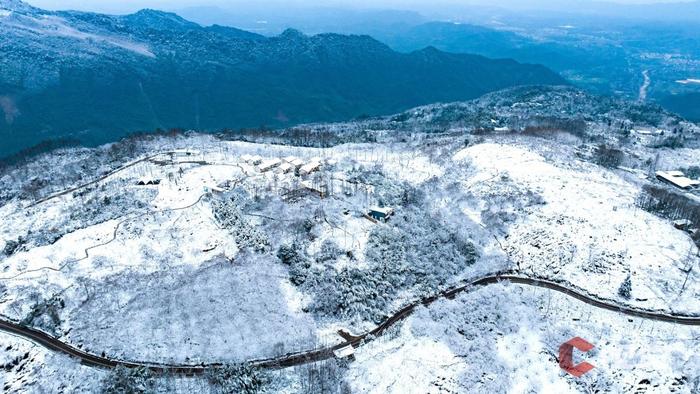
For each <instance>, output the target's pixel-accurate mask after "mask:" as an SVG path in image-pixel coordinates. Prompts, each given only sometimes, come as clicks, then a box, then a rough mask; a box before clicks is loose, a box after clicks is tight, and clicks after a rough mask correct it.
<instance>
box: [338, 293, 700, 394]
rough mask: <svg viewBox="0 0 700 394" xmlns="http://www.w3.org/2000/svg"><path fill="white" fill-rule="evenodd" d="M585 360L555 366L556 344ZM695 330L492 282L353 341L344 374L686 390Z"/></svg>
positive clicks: (530, 388) (456, 388) (440, 388)
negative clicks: (579, 346)
mask: <svg viewBox="0 0 700 394" xmlns="http://www.w3.org/2000/svg"><path fill="white" fill-rule="evenodd" d="M576 336H578V337H581V338H584V339H585V340H587V341H588V342H590V343H592V344H593V345H594V346H595V348H594V349H593V350H591V351H589V352H587V353H585V354H580V355H579V354H578V353H575V355H574V361H575V362H576V363H578V362H581V361H584V360H585V361H586V362H589V363H591V364H593V365H594V366H595V368H594V369H593V370H592V371H591V372H589V373H588V374H586V375H584V376H582V377H581V378H574V377H572V376H570V375H568V374H566V373H565V372H563V371H562V370H561V369H560V368H559V364H558V361H557V357H558V352H559V346H560V345H561V344H562V343H564V342H566V341H568V340H569V339H571V338H573V337H576ZM699 340H700V330H698V329H697V328H688V327H682V326H674V325H671V324H666V323H656V322H649V321H644V320H642V319H628V318H627V317H625V316H620V315H617V314H615V313H612V312H607V311H601V310H599V309H595V308H593V307H590V306H588V305H586V304H582V303H580V302H578V301H575V300H572V299H570V298H568V297H566V296H563V295H561V294H559V293H556V292H552V291H550V290H545V289H537V288H529V287H521V286H517V285H493V286H489V287H486V288H482V289H478V290H477V291H475V292H474V293H469V294H464V295H462V296H458V297H457V298H456V299H455V300H452V301H450V300H444V301H440V302H438V303H437V304H434V305H433V306H430V307H428V308H422V309H421V310H419V311H417V312H416V313H415V314H414V315H412V316H411V317H410V318H409V319H408V320H406V322H404V323H403V325H402V326H401V327H400V328H398V329H397V332H395V333H394V335H392V336H388V337H387V338H382V339H379V340H377V341H375V342H372V343H370V344H368V345H367V346H364V347H361V348H360V349H359V350H358V351H357V352H356V354H355V356H356V361H355V362H354V363H353V364H352V365H351V367H350V370H349V371H348V373H347V375H346V376H347V379H348V380H349V381H350V382H352V388H353V389H354V391H355V392H358V393H465V392H484V393H486V392H488V393H503V392H509V393H533V392H535V393H555V392H556V393H579V392H583V393H590V392H613V393H671V392H676V393H694V392H697V390H698V389H700V360H699V359H698V354H697V344H698V341H699Z"/></svg>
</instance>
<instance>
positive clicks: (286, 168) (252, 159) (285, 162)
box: [241, 155, 321, 176]
mask: <svg viewBox="0 0 700 394" xmlns="http://www.w3.org/2000/svg"><path fill="white" fill-rule="evenodd" d="M241 159H242V160H243V161H244V162H246V163H248V164H250V165H252V166H255V167H256V168H257V169H258V171H260V172H270V171H273V170H274V171H276V172H278V173H280V174H286V173H289V172H292V171H294V172H295V173H298V174H299V175H301V176H306V175H309V174H311V173H314V172H316V171H319V170H320V169H321V161H320V160H318V159H312V160H311V161H309V162H305V161H304V160H301V159H299V158H296V157H293V156H288V157H285V158H283V159H279V158H272V159H263V158H262V157H260V156H251V155H243V156H241Z"/></svg>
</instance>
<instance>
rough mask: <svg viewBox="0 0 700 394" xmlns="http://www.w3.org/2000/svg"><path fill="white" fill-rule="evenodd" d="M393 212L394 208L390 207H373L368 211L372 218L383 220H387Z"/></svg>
mask: <svg viewBox="0 0 700 394" xmlns="http://www.w3.org/2000/svg"><path fill="white" fill-rule="evenodd" d="M393 214H394V209H393V208H388V207H371V208H370V209H369V213H368V215H369V217H371V218H372V219H374V220H381V221H387V220H388V219H389V218H390V217H391V215H393Z"/></svg>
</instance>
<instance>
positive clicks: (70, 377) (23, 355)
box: [0, 333, 106, 393]
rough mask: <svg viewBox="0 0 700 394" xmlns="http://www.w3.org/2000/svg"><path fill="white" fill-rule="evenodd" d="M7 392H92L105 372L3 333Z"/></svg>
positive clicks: (0, 347) (2, 377)
mask: <svg viewBox="0 0 700 394" xmlns="http://www.w3.org/2000/svg"><path fill="white" fill-rule="evenodd" d="M0 366H2V367H3V373H0V387H2V391H3V392H4V393H60V392H70V393H93V392H95V389H96V387H99V381H100V380H101V379H102V377H103V376H105V375H106V372H105V371H102V370H100V369H95V368H91V367H86V366H83V365H80V362H78V361H77V360H75V359H73V358H70V357H68V356H65V355H62V354H55V353H52V352H50V351H47V350H46V349H44V348H43V347H41V346H38V345H35V344H33V343H31V342H28V341H26V340H24V339H20V338H16V337H14V336H12V335H10V334H5V333H0Z"/></svg>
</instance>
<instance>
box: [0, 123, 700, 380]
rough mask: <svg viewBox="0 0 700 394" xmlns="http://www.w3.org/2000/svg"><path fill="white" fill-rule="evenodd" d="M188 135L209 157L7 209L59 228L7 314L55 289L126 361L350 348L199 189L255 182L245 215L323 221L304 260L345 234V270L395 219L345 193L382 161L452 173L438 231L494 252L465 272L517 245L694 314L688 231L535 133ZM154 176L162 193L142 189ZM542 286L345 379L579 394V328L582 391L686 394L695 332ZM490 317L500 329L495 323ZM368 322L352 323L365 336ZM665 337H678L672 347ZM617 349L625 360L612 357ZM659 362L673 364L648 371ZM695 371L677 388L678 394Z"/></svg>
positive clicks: (102, 344) (426, 316)
mask: <svg viewBox="0 0 700 394" xmlns="http://www.w3.org/2000/svg"><path fill="white" fill-rule="evenodd" d="M192 141H193V142H192V143H191V144H190V145H191V146H195V147H196V149H197V150H198V152H197V153H196V154H193V155H191V157H172V158H169V157H168V155H160V156H159V157H157V158H156V159H155V160H154V161H147V162H143V163H140V164H138V165H136V166H134V167H132V168H129V169H127V170H124V171H122V172H118V173H116V174H114V175H112V176H110V177H108V179H106V180H105V181H102V182H100V183H99V184H98V185H95V186H94V187H90V188H88V189H86V190H84V191H81V193H77V194H76V193H72V194H69V195H66V196H63V197H60V198H57V199H53V200H50V201H47V202H45V203H43V204H41V205H39V206H37V207H33V208H24V207H25V206H26V205H27V201H21V200H19V201H18V200H13V201H10V202H9V203H8V204H6V205H4V206H2V207H0V214H2V215H3V217H4V218H5V220H4V221H3V222H2V223H0V248H3V247H4V246H5V244H6V242H8V241H10V240H15V239H17V237H18V236H19V235H22V236H24V235H25V234H30V233H29V232H30V231H31V234H37V233H41V232H44V233H48V234H52V233H55V234H60V235H61V236H60V237H59V238H58V239H57V240H56V241H55V242H48V243H46V242H45V243H42V245H41V246H38V247H31V248H29V249H28V250H19V251H17V252H16V253H15V254H13V255H12V256H11V257H4V256H3V257H2V260H1V261H0V269H2V273H0V276H1V277H3V278H4V280H3V285H4V287H3V288H2V291H0V294H1V295H2V297H1V298H0V312H1V313H2V314H3V315H4V316H7V317H11V318H13V319H17V320H21V319H23V318H25V317H26V316H28V315H29V314H30V311H31V310H32V307H34V306H35V305H36V304H37V303H38V302H41V301H42V300H48V299H50V298H51V297H53V296H59V297H60V298H61V299H62V300H64V301H65V306H64V307H63V308H62V309H61V311H60V313H59V315H60V319H61V322H60V325H59V327H57V332H56V335H58V336H60V337H61V338H62V339H64V340H66V341H67V342H69V343H71V344H74V345H76V346H77V345H81V346H83V349H87V350H91V351H93V352H96V353H101V352H102V351H104V352H105V353H106V354H107V355H109V356H113V357H118V358H125V359H140V360H148V361H164V362H168V361H169V362H192V363H196V362H202V361H204V362H216V361H241V360H245V359H251V358H261V357H267V356H271V355H273V354H275V353H279V352H280V351H281V349H284V351H294V350H299V349H302V348H303V349H307V348H312V347H314V346H315V345H317V344H318V343H319V342H320V343H334V342H335V341H338V340H339V337H338V336H337V335H335V331H336V330H337V329H338V328H342V327H343V325H344V324H345V323H346V322H338V321H333V320H332V319H319V320H317V321H314V320H313V319H312V317H311V315H310V314H308V313H307V312H304V310H305V306H307V305H308V304H309V295H308V294H302V293H301V292H300V291H299V289H298V288H297V287H295V286H294V285H292V284H291V283H290V281H289V274H288V272H287V267H285V266H284V265H282V264H280V263H279V262H278V261H277V260H276V258H275V257H274V250H273V251H272V253H270V254H267V255H261V256H260V255H255V254H251V253H249V252H242V251H241V250H239V248H238V246H237V245H236V243H235V241H234V240H233V239H232V238H233V237H232V236H231V234H230V233H228V231H227V230H224V229H221V228H219V226H218V225H217V223H215V221H214V220H213V217H212V213H211V201H212V199H214V198H216V196H215V195H207V193H206V190H207V189H209V190H211V188H212V187H214V186H221V185H226V184H228V187H233V186H237V187H240V188H241V189H243V190H245V191H246V192H247V193H248V194H249V197H250V200H251V201H252V202H251V203H250V206H246V207H245V212H244V215H245V217H246V220H248V222H249V223H250V224H252V225H255V226H258V228H260V229H263V230H264V231H265V233H266V234H267V236H268V237H269V238H270V241H271V244H272V245H273V246H275V247H276V246H278V245H279V244H281V243H288V242H290V241H291V240H293V239H294V237H295V236H297V234H295V231H298V229H295V228H293V225H296V226H298V223H295V222H294V220H296V221H301V220H302V219H304V218H308V217H317V219H318V220H317V222H316V223H317V224H316V225H315V226H314V229H313V231H312V234H310V235H311V236H312V239H311V240H310V242H309V243H310V244H309V248H308V252H310V253H312V254H313V253H315V252H317V251H318V250H320V248H321V245H323V243H324V242H326V241H333V242H334V243H335V244H336V245H338V247H339V248H340V249H341V250H342V251H343V252H344V253H346V252H352V258H351V257H350V256H349V255H346V254H343V255H342V256H341V257H340V258H338V259H337V261H336V263H335V264H336V266H335V268H336V269H338V270H340V269H342V268H343V267H348V266H356V267H358V268H363V267H366V266H365V262H364V249H365V246H366V243H367V239H368V234H369V232H370V231H371V230H372V229H373V228H375V226H378V225H387V226H390V225H391V223H389V224H374V223H372V222H370V221H369V220H367V219H365V218H364V217H362V214H364V213H366V209H367V207H368V206H369V205H373V204H374V203H375V201H374V200H375V199H376V197H375V196H374V195H373V191H374V189H373V187H372V185H360V186H358V185H356V184H352V185H351V186H352V187H349V185H348V182H347V179H346V175H347V174H348V173H350V172H352V171H355V170H358V169H359V168H362V169H363V170H374V169H376V168H377V167H379V168H381V170H382V172H383V173H384V175H385V176H386V179H391V180H395V181H397V182H408V183H410V184H412V185H416V186H421V187H423V186H425V185H424V182H426V181H429V180H430V179H431V178H433V177H439V178H440V181H439V182H434V183H430V184H428V186H426V187H428V188H430V190H428V192H429V194H430V196H431V198H434V201H433V202H434V204H433V205H434V206H433V208H434V209H435V210H438V211H440V212H442V213H443V215H444V218H443V220H444V221H445V222H446V225H447V224H449V225H451V226H454V227H461V228H463V229H464V232H465V233H470V234H474V239H472V241H474V242H475V243H477V244H478V246H479V248H480V251H481V252H482V258H481V259H480V260H479V261H478V262H477V263H475V264H474V265H473V266H471V267H468V269H466V270H465V273H464V275H465V276H466V275H469V276H472V275H479V274H486V273H489V272H492V271H495V270H498V269H500V268H502V267H503V265H504V259H503V256H504V252H505V253H507V255H508V256H509V257H510V259H511V260H512V261H513V263H514V265H515V266H516V267H519V268H520V269H521V272H522V273H525V274H535V275H540V276H546V277H548V278H550V279H554V280H560V281H566V282H569V283H571V284H572V285H574V286H577V287H580V288H583V289H585V290H586V291H588V292H590V293H591V294H594V295H596V296H599V297H603V298H612V299H615V301H616V302H627V303H629V304H632V305H634V306H638V307H644V308H651V309H662V310H671V311H676V312H685V313H700V288H699V287H698V286H700V285H699V283H700V282H699V281H698V279H699V278H698V275H700V269H697V264H698V260H697V257H692V256H691V255H692V254H693V253H697V249H696V248H695V246H693V244H692V243H691V241H690V239H689V238H688V237H687V235H686V234H685V233H683V232H681V231H678V230H676V229H674V228H673V227H672V226H671V224H670V223H668V222H666V221H664V220H661V219H659V218H657V217H655V216H653V215H651V214H649V213H647V212H644V211H641V210H638V209H635V207H634V200H635V198H636V195H637V193H638V190H639V184H638V182H640V181H639V180H637V179H635V178H634V177H631V178H630V179H627V178H625V177H622V176H619V175H618V174H616V173H613V172H610V171H607V170H603V169H601V168H600V167H598V166H595V165H592V164H590V163H586V162H582V161H579V160H576V159H574V156H573V153H572V149H569V148H570V147H566V146H560V147H557V146H554V145H551V144H549V143H546V142H542V141H537V143H536V144H533V143H532V142H528V141H530V140H528V139H523V140H517V141H506V142H504V141H499V142H488V143H483V144H478V145H474V146H471V147H469V148H466V149H462V150H459V152H458V153H456V154H454V156H452V155H451V154H446V152H450V150H451V149H454V146H456V145H455V144H454V141H452V142H448V143H446V144H445V145H439V144H434V145H431V147H430V149H428V148H426V147H423V146H415V145H407V144H346V145H341V146H338V147H334V148H328V149H313V148H299V147H285V146H279V145H264V144H252V143H244V142H220V141H215V140H212V139H211V137H201V136H195V137H192ZM540 142H541V143H540ZM183 143H184V142H183ZM459 146H460V147H461V146H463V145H462V144H461V143H460V144H459ZM162 148H163V149H161V150H163V151H164V150H165V146H163V147H162ZM246 155H251V156H259V157H260V159H262V160H269V159H281V158H285V157H288V156H294V157H297V158H300V159H301V160H302V161H304V162H305V163H308V162H311V161H313V160H319V161H320V162H321V163H322V169H321V171H320V172H319V173H315V174H312V175H309V176H297V175H295V174H294V173H280V172H279V171H276V170H272V171H269V172H261V171H260V170H259V169H258V168H257V167H256V165H255V164H253V163H252V162H246V161H245V159H244V157H245V156H246ZM450 159H452V160H450ZM149 177H150V178H155V179H158V180H160V183H159V184H158V185H150V186H137V185H136V181H138V180H139V179H145V178H149ZM328 179H333V182H334V183H333V188H334V190H335V192H334V193H333V195H332V197H331V198H324V199H320V198H318V197H317V196H309V195H306V196H303V197H302V198H301V200H300V201H296V202H295V201H286V200H285V199H284V198H283V197H282V196H283V195H284V193H285V192H286V191H288V190H290V189H294V188H300V184H301V181H302V180H303V181H311V182H312V183H313V182H321V181H324V180H328ZM335 182H337V184H336V183H335ZM83 192H84V193H83ZM105 198H107V200H109V201H112V202H111V203H109V202H105V201H106V200H105ZM127 206H128V209H126V208H125V207H127ZM455 207H456V208H455ZM460 212H461V213H462V214H463V215H462V214H460ZM472 221H473V222H474V223H472ZM475 223H477V224H475ZM475 229H480V231H481V232H482V233H484V234H486V235H484V234H477V231H476V230H475ZM493 236H495V237H496V238H495V239H494V237H493ZM496 240H497V241H498V242H496ZM86 249H87V253H86ZM690 266H694V267H695V268H696V269H694V270H693V271H692V272H690V275H688V276H687V277H688V280H687V282H686V281H685V279H686V273H685V272H684V271H683V270H684V269H686V268H688V267H690ZM34 270H36V271H34ZM686 272H687V271H686ZM628 273H629V274H630V275H631V278H632V292H631V293H632V298H631V299H630V300H624V299H621V298H619V296H618V295H617V290H618V288H619V286H620V283H621V282H622V281H623V280H624V278H625V277H626V276H627V274H628ZM457 279H459V278H455V280H457ZM684 283H685V287H683V284H684ZM681 290H682V291H681ZM531 291H532V290H530V289H528V288H520V287H501V286H492V287H489V288H488V289H482V290H479V292H478V293H477V294H475V295H465V296H463V297H460V298H459V299H458V300H457V301H445V302H443V303H441V304H440V305H438V306H436V307H431V308H429V309H422V310H421V311H419V312H418V313H417V314H416V315H415V316H414V317H412V318H410V319H409V320H408V321H407V323H406V324H404V325H403V326H402V328H401V331H400V332H397V333H396V335H398V337H394V339H391V336H389V339H388V340H385V339H382V340H380V341H378V342H376V343H372V344H371V345H370V346H368V347H366V348H365V347H363V348H361V349H360V350H359V352H358V356H357V362H356V363H354V364H352V367H351V369H350V372H349V375H348V381H351V382H353V385H354V388H355V389H356V390H358V391H359V392H407V393H411V392H420V393H425V392H440V390H442V391H441V392H464V391H466V390H467V389H466V388H469V389H470V388H471V387H472V385H476V386H477V387H481V388H483V389H484V390H486V391H492V392H498V391H502V390H501V389H511V390H512V391H516V392H517V391H527V390H528V389H530V388H531V389H533V390H535V391H548V390H558V391H561V392H567V391H573V392H575V391H583V389H582V387H583V386H580V384H581V383H578V385H577V383H576V382H574V381H572V379H570V378H567V377H565V376H563V375H562V373H561V372H560V371H559V370H558V368H557V367H556V362H555V361H553V360H554V359H553V357H554V356H553V355H554V354H555V353H556V348H557V346H558V343H561V342H562V341H564V340H566V339H569V338H568V336H573V335H580V336H582V337H584V338H586V339H589V340H591V342H593V343H595V344H596V345H597V346H598V348H597V349H598V350H596V351H595V352H594V353H592V354H589V355H587V356H586V357H587V359H588V357H592V359H593V363H594V364H595V365H597V366H604V367H605V368H602V367H601V368H600V371H596V372H595V373H596V375H591V376H595V379H594V378H585V379H588V380H585V379H584V384H588V385H595V384H597V383H596V379H603V380H605V381H606V382H607V381H611V382H612V383H611V384H613V387H619V388H620V391H628V390H627V389H634V388H635V387H636V386H635V385H639V384H640V383H639V382H640V381H642V380H643V379H649V380H650V381H651V382H652V384H657V383H658V384H659V385H660V386H658V387H662V388H669V390H670V389H671V388H673V387H676V388H679V390H680V392H687V391H688V390H686V389H687V388H688V387H689V386H688V385H689V384H691V383H692V378H693V377H696V376H699V375H700V373H699V372H698V371H697V361H693V360H692V359H690V358H689V356H688V352H687V347H689V346H692V345H693V343H695V344H697V342H692V341H690V340H684V339H682V338H691V337H693V336H694V337H697V336H698V335H697V333H692V332H690V331H689V330H688V329H685V328H682V327H675V326H670V325H664V324H661V323H659V324H647V323H644V322H640V321H638V320H634V319H633V322H628V321H627V319H626V318H621V317H618V316H616V315H614V314H611V313H608V312H600V311H596V310H593V309H590V308H586V307H581V306H580V305H578V304H576V303H573V301H571V300H569V299H566V298H564V297H562V296H559V295H556V293H553V294H554V295H551V296H550V295H548V294H549V292H544V291H542V293H541V294H540V293H537V294H535V295H530V294H529V293H528V292H531ZM521 293H522V294H521ZM545 296H546V297H547V299H546V300H547V304H548V305H550V306H551V305H554V306H552V307H551V308H550V309H547V310H549V313H548V314H547V316H546V317H543V318H542V319H543V320H544V321H545V322H542V323H539V322H537V321H533V319H532V316H537V313H540V312H538V310H537V308H536V307H537V306H541V305H543V302H544V299H543V297H545ZM413 298H415V294H412V293H411V292H405V293H401V294H399V295H397V299H396V300H393V302H392V303H391V304H390V306H391V308H398V307H400V306H402V305H403V304H405V303H406V302H407V301H408V300H412V299H413ZM504 311H507V312H508V313H507V314H506V313H505V312H504ZM566 311H569V312H566ZM465 314H466V315H465ZM493 316H496V320H495V321H491V320H489V319H491V318H492V317H493ZM573 319H577V320H573ZM584 321H585V324H584ZM365 323H367V326H366V327H365V326H364V325H361V326H359V327H362V328H370V325H369V323H368V322H365ZM525 323H528V324H525ZM484 324H486V325H487V327H486V328H484V327H483V325H484ZM357 327H358V326H356V327H353V328H355V329H356V328H357ZM457 328H459V330H461V331H463V333H459V330H458V329H457ZM489 330H490V331H489ZM455 332H456V333H455ZM626 332H640V333H642V334H644V339H645V340H646V341H648V343H652V344H653V346H652V347H648V348H643V347H642V343H641V342H639V340H638V339H634V338H632V339H630V338H626V337H625V336H624V335H623V333H626ZM668 332H673V334H672V335H670V336H666V337H663V338H662V337H660V335H661V333H668ZM482 334H483V338H481V336H482ZM676 334H677V335H676ZM683 335H685V336H683ZM688 335H690V336H688ZM664 341H666V342H664ZM684 341H685V342H684ZM696 341H697V340H696ZM603 344H605V346H603ZM485 349H488V351H487V350H485ZM616 351H617V352H622V353H623V354H625V356H624V357H620V356H619V355H618V356H615V355H614V352H616ZM37 354H38V353H37ZM41 354H42V357H47V356H46V355H45V354H44V353H41ZM517 354H523V355H524V356H522V357H519V356H516V355H517ZM37 357H39V356H37ZM616 357H617V358H616ZM654 359H658V360H660V361H659V363H660V364H661V363H662V362H663V366H662V367H659V368H656V369H655V368H654V366H653V361H654ZM37 360H38V359H37ZM622 362H624V363H627V364H625V365H627V367H625V366H624V365H622V364H620V363H622ZM40 364H41V362H37V365H40ZM523 364H525V365H523ZM51 365H53V364H51ZM407 366H410V368H408V367H407ZM630 366H634V368H631V367H630ZM71 368H72V369H71V371H73V370H74V369H75V368H74V367H71ZM684 368H685V369H684ZM693 368H695V369H694V370H693ZM76 373H78V372H76ZM503 376H507V378H503ZM683 377H686V378H687V379H686V381H684V382H685V383H683V385H680V384H681V383H678V384H676V385H675V386H674V383H673V382H675V381H676V380H677V379H680V381H683ZM5 378H6V379H15V378H13V377H12V376H9V375H7V376H5ZM76 379H79V378H76ZM504 384H508V385H509V386H507V387H504V386H503V385H504ZM69 387H70V386H69ZM623 389H624V390H623ZM402 390H403V391H402ZM684 390H686V391H684ZM78 391H79V389H78Z"/></svg>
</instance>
